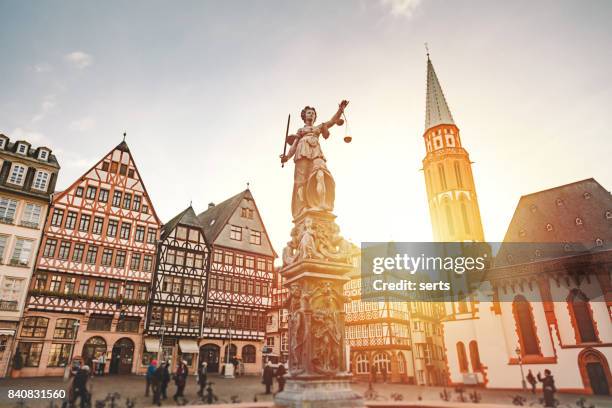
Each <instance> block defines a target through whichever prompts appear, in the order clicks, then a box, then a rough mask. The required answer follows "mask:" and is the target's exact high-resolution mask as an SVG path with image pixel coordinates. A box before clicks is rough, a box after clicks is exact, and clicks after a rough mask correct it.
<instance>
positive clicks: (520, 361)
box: [514, 346, 527, 392]
mask: <svg viewBox="0 0 612 408" xmlns="http://www.w3.org/2000/svg"><path fill="white" fill-rule="evenodd" d="M514 352H515V353H516V356H517V357H518V363H519V367H520V368H521V386H522V387H523V392H525V390H527V383H526V382H525V373H524V372H523V357H522V356H521V348H520V347H518V346H517V347H516V349H515V350H514Z"/></svg>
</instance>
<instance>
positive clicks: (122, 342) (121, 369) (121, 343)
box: [109, 337, 134, 374]
mask: <svg viewBox="0 0 612 408" xmlns="http://www.w3.org/2000/svg"><path fill="white" fill-rule="evenodd" d="M133 363H134V342H133V341H132V340H130V339H128V338H127V337H124V338H122V339H119V340H117V342H116V343H115V345H114V346H113V353H112V357H111V363H110V367H109V374H130V373H131V372H132V365H133Z"/></svg>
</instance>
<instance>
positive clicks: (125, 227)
mask: <svg viewBox="0 0 612 408" xmlns="http://www.w3.org/2000/svg"><path fill="white" fill-rule="evenodd" d="M131 231H132V224H130V223H129V222H122V223H121V232H120V238H121V239H130V232H131Z"/></svg>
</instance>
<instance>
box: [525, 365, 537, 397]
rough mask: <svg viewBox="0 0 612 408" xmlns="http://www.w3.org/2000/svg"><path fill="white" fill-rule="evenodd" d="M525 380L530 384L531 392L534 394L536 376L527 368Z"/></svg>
mask: <svg viewBox="0 0 612 408" xmlns="http://www.w3.org/2000/svg"><path fill="white" fill-rule="evenodd" d="M527 382H528V383H529V385H531V393H532V394H535V393H536V384H537V383H538V382H537V381H536V378H535V377H534V375H533V373H532V372H531V370H527Z"/></svg>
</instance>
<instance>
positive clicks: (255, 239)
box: [250, 230, 261, 245]
mask: <svg viewBox="0 0 612 408" xmlns="http://www.w3.org/2000/svg"><path fill="white" fill-rule="evenodd" d="M250 242H251V244H253V245H261V232H259V231H253V230H251V241H250Z"/></svg>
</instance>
